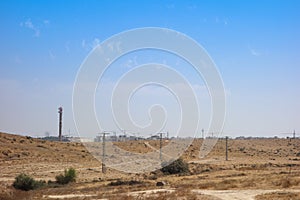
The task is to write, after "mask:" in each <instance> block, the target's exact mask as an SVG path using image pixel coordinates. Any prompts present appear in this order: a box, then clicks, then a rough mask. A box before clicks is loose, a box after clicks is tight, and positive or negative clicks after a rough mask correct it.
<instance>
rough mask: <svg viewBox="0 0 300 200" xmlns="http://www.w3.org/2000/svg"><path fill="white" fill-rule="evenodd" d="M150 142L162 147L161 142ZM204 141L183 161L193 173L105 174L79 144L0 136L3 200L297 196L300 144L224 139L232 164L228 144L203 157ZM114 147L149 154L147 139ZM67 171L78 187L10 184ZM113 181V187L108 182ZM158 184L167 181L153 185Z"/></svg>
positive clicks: (0, 196) (0, 191) (259, 199)
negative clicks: (162, 183) (26, 187)
mask: <svg viewBox="0 0 300 200" xmlns="http://www.w3.org/2000/svg"><path fill="white" fill-rule="evenodd" d="M147 142H148V143H149V144H150V145H151V146H152V147H154V148H157V149H158V148H159V141H147ZM166 143H167V142H166V141H164V144H166ZM201 143H202V140H201V139H197V140H195V141H194V142H193V144H192V145H191V146H190V147H189V149H188V150H187V151H185V153H184V154H183V156H182V158H183V159H184V160H185V161H186V162H188V163H189V169H190V171H191V173H190V174H185V175H168V176H166V175H163V174H162V173H160V172H158V171H157V172H155V173H146V174H125V173H122V172H119V171H116V170H113V169H108V171H107V173H106V174H102V173H101V163H99V161H98V160H96V159H94V158H93V157H92V156H91V155H90V154H89V152H88V151H87V150H86V149H85V147H84V146H83V145H81V144H80V143H66V142H50V141H43V140H39V139H33V138H30V137H22V136H17V135H11V134H5V133H0V199H1V200H2V199H60V198H62V197H65V198H66V199H156V200H159V199H206V200H212V199H226V198H227V199H233V196H230V193H237V194H240V195H239V198H240V199H247V197H249V198H248V199H251V198H250V196H251V195H252V196H253V199H257V200H262V199H300V192H299V191H300V139H292V140H288V139H249V140H229V143H228V144H229V161H225V153H224V151H225V140H219V141H218V143H217V145H216V146H215V147H214V149H213V150H212V152H210V154H209V155H208V156H207V157H206V158H205V159H202V160H200V159H199V158H198V155H199V149H200V145H201ZM116 144H117V145H118V146H119V147H121V148H123V149H125V150H129V151H133V152H139V153H146V152H149V151H153V149H152V148H149V146H147V145H145V141H126V142H117V143H116ZM69 167H73V168H75V169H76V170H77V172H78V178H77V181H76V183H71V184H68V185H65V186H55V187H46V188H41V189H38V190H34V191H29V192H24V191H19V190H16V189H14V188H13V187H12V186H11V185H12V182H13V181H14V178H15V177H16V176H17V175H18V174H20V173H26V174H28V175H31V176H32V177H34V178H35V179H43V180H46V181H47V180H54V178H55V176H56V175H58V174H60V173H62V172H63V171H64V169H67V168H69ZM116 181H119V183H120V184H119V185H118V186H111V185H110V184H111V183H112V182H113V183H115V182H116ZM158 181H165V182H167V183H168V184H167V185H166V186H163V187H157V186H156V182H158ZM150 190H155V191H150ZM261 190H268V191H266V192H260V191H261ZM222 192H223V193H222ZM215 193H216V194H215ZM250 193H251V195H250ZM218 194H219V195H218ZM55 195H56V196H55ZM63 195H65V196H63ZM226 195H227V196H228V197H227V196H226ZM243 195H244V198H243ZM254 196H255V197H254ZM231 197H232V198H231Z"/></svg>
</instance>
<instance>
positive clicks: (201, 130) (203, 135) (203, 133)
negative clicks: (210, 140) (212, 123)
mask: <svg viewBox="0 0 300 200" xmlns="http://www.w3.org/2000/svg"><path fill="white" fill-rule="evenodd" d="M201 132H202V139H204V129H202V130H201Z"/></svg>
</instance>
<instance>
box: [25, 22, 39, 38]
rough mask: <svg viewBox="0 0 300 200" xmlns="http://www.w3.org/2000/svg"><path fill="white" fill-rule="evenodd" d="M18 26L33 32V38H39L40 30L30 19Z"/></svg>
mask: <svg viewBox="0 0 300 200" xmlns="http://www.w3.org/2000/svg"><path fill="white" fill-rule="evenodd" d="M20 26H21V27H25V28H28V29H31V30H32V31H33V32H34V34H33V36H34V37H39V36H40V29H39V28H38V27H36V26H35V25H34V24H33V23H32V21H31V19H27V20H26V21H25V22H21V23H20Z"/></svg>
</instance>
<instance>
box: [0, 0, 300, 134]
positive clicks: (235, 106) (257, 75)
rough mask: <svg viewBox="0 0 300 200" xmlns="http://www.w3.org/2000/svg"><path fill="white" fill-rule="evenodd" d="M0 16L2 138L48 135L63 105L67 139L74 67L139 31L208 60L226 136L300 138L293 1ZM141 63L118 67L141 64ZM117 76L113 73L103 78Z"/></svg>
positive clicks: (16, 11)
mask: <svg viewBox="0 0 300 200" xmlns="http://www.w3.org/2000/svg"><path fill="white" fill-rule="evenodd" d="M0 9H1V10H0V21H1V26H2V27H1V37H0V43H1V45H0V52H1V53H0V61H1V62H0V94H1V99H0V110H1V112H0V130H1V131H4V132H12V133H18V134H26V135H34V136H38V135H40V136H42V135H44V133H45V132H46V131H48V132H50V133H51V134H52V135H55V134H56V133H57V107H58V106H60V105H62V106H63V107H64V109H65V113H64V132H65V133H68V132H69V130H70V132H71V133H72V134H74V135H75V133H76V130H75V126H74V122H73V117H72V87H73V83H74V80H75V78H76V74H77V71H78V70H79V67H80V65H81V63H82V62H83V60H84V59H85V57H86V56H87V55H88V53H89V52H90V51H91V50H92V48H93V47H94V46H95V45H97V44H99V43H101V42H102V41H104V40H105V39H107V38H109V37H110V36H112V35H114V34H117V33H119V32H122V31H125V30H128V29H133V28H141V27H163V28H170V29H174V30H176V31H179V32H182V33H184V34H186V35H188V36H190V37H192V38H193V39H195V40H196V41H197V42H198V43H200V44H201V45H202V46H203V47H204V48H205V49H206V51H207V52H208V53H209V54H210V56H211V57H212V59H213V60H214V62H215V63H216V65H217V67H218V69H219V71H220V74H221V76H222V78H223V82H224V85H225V89H226V94H227V118H226V122H225V126H224V134H226V135H231V136H238V135H247V136H274V135H278V136H286V135H284V134H282V133H288V132H292V131H293V130H294V129H296V131H297V130H299V131H300V123H299V119H300V104H299V102H300V92H299V91H300V90H299V85H300V79H299V75H300V58H299V52H300V39H299V35H300V22H299V18H300V16H299V15H300V14H299V9H300V3H299V2H298V1H291V0H287V1H283V0H282V1H276V0H272V1H271V0H270V1H267V0H265V1H259V0H257V1H247V2H246V1H115V2H112V1H71V0H70V1H5V0H3V1H1V2H0ZM143 55H144V58H143V56H134V55H133V56H132V57H131V58H129V57H128V60H126V59H124V62H126V61H130V60H131V61H132V62H135V61H134V58H135V57H136V58H137V60H138V61H136V62H138V63H139V64H140V63H145V62H146V61H147V54H146V53H145V54H143ZM154 55H156V54H154ZM156 56H157V55H156ZM141 57H142V58H141ZM165 59H167V60H168V63H169V64H170V63H175V61H174V60H172V57H168V56H167V58H165ZM156 60H158V61H161V62H164V59H163V58H161V57H159V56H157V57H156ZM178 68H179V69H178V70H179V71H182V73H186V76H187V78H188V79H189V80H191V82H193V83H195V82H197V81H196V79H194V78H195V77H194V75H193V72H192V71H189V70H188V69H186V66H182V68H180V67H178ZM119 72H120V71H119V69H118V67H117V66H116V67H115V68H113V69H112V70H111V72H109V73H108V74H107V75H106V77H107V78H109V77H111V76H115V74H118V73H119ZM189 74H190V75H189ZM202 83H203V82H201V81H200V84H202ZM99 97H101V94H99ZM199 98H201V97H199ZM100 107H101V105H100ZM204 107H205V106H204ZM108 128H110V127H108ZM111 129H113V128H112V127H111Z"/></svg>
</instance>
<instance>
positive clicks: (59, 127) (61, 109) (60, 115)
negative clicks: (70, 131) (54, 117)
mask: <svg viewBox="0 0 300 200" xmlns="http://www.w3.org/2000/svg"><path fill="white" fill-rule="evenodd" d="M58 113H59V124H58V138H59V141H61V140H62V135H61V131H62V113H63V108H62V107H59V108H58Z"/></svg>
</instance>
